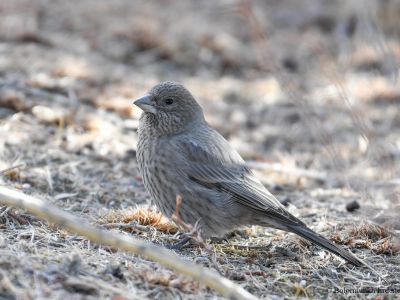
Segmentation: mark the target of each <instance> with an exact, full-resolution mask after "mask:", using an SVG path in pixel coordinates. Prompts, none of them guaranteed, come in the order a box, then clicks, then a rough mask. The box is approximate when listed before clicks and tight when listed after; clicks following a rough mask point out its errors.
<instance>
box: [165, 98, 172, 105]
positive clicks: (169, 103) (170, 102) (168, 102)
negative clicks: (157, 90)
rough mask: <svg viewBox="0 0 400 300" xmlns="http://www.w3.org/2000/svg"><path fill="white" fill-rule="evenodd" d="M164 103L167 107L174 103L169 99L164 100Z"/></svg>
mask: <svg viewBox="0 0 400 300" xmlns="http://www.w3.org/2000/svg"><path fill="white" fill-rule="evenodd" d="M164 103H165V104H167V105H171V104H172V103H174V99H171V98H168V99H165V100H164Z"/></svg>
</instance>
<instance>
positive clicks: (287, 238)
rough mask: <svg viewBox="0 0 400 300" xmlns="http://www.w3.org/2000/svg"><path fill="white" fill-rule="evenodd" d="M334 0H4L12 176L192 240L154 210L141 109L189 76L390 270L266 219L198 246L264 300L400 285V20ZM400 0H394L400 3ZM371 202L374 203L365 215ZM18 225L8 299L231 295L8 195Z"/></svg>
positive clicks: (150, 232) (10, 236) (0, 89)
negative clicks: (24, 207)
mask: <svg viewBox="0 0 400 300" xmlns="http://www.w3.org/2000/svg"><path fill="white" fill-rule="evenodd" d="M325 2H326V1H314V2H313V10H311V11H310V10H309V1H306V0H298V1H290V0H281V1H237V2H235V3H234V4H229V5H227V4H225V3H224V4H222V3H221V2H215V3H214V2H212V3H209V4H203V3H200V2H199V1H194V0H193V1H187V2H185V3H183V2H179V1H170V3H169V5H168V6H163V7H162V8H161V7H160V6H159V4H158V3H156V2H151V1H150V2H142V1H128V0H126V1H125V0H120V1H117V2H114V1H113V2H110V1H95V0H83V1H80V2H79V3H73V4H71V3H70V2H67V1H64V2H60V1H28V0H19V1H12V0H6V1H2V2H0V75H1V76H0V77H1V78H0V170H3V172H1V171H0V185H6V186H12V187H14V188H17V189H20V190H22V191H23V192H25V193H28V194H32V195H38V196H40V197H43V198H46V199H49V201H53V202H54V204H56V205H57V206H59V207H62V208H63V209H65V210H67V211H69V212H71V213H73V214H76V215H79V216H80V217H83V218H85V219H87V220H88V221H89V222H91V223H93V224H100V225H101V226H104V227H106V228H112V229H113V230H117V231H120V232H121V233H123V234H127V235H135V236H137V237H139V238H141V239H145V240H148V241H152V242H155V243H158V244H161V245H166V244H172V243H174V242H176V241H177V234H176V232H177V227H176V226H175V225H173V224H172V223H170V222H169V221H167V220H166V219H165V218H163V217H162V216H161V215H160V214H159V213H157V212H156V211H154V210H153V209H152V208H149V205H148V200H149V196H148V195H147V193H146V191H145V190H144V187H143V183H142V182H141V179H140V176H139V172H138V168H137V163H136V159H135V150H136V142H137V134H136V129H137V124H138V117H139V111H138V110H136V109H135V108H132V106H130V105H131V102H132V100H133V99H134V98H136V97H137V96H140V95H142V94H143V93H144V92H145V91H146V89H147V88H149V87H150V86H152V85H153V84H155V83H156V82H159V81H162V80H171V79H173V80H177V81H181V82H182V83H184V84H185V85H186V86H188V87H189V89H190V90H191V91H192V93H193V94H194V95H195V96H196V97H197V98H198V99H199V101H200V102H201V104H202V106H203V107H204V111H205V113H206V118H207V119H208V120H209V121H210V123H211V124H212V125H213V126H214V127H216V128H217V129H218V130H219V131H220V132H221V133H222V134H223V135H224V136H225V137H226V138H227V139H228V140H229V141H230V143H231V144H232V145H233V146H234V147H235V148H236V149H238V150H239V152H240V153H241V154H242V155H243V156H244V158H245V159H246V160H248V161H252V163H255V164H256V165H258V166H259V168H258V169H257V170H256V171H257V175H258V176H259V177H260V179H261V180H262V182H263V183H264V184H265V185H266V186H267V187H268V188H269V189H270V190H271V192H272V193H273V194H275V195H277V197H278V198H279V199H280V200H282V201H283V202H284V203H286V204H288V203H289V204H290V205H289V206H288V208H289V209H290V210H291V211H292V213H294V214H295V215H297V216H299V217H300V218H301V219H302V220H304V222H306V223H307V224H308V225H309V226H311V227H312V228H313V229H314V230H316V231H317V232H319V233H321V234H323V235H324V236H327V237H331V239H332V240H333V241H335V242H337V243H341V244H343V246H344V247H347V248H349V250H351V251H352V252H354V253H355V254H356V255H357V256H358V257H360V258H361V259H363V260H365V261H366V262H368V263H369V264H370V265H372V266H373V267H374V268H375V269H376V270H377V271H378V272H379V273H380V274H382V275H384V276H385V278H386V280H387V281H388V283H385V282H382V281H381V280H380V279H379V277H378V276H376V274H371V272H370V270H368V269H366V268H360V269H356V268H352V267H350V266H348V265H346V264H344V263H343V261H342V260H340V259H339V258H337V257H335V256H334V255H331V254H329V253H326V252H324V251H321V250H320V249H319V248H317V247H315V246H313V245H310V244H308V243H304V241H303V240H302V239H300V238H297V237H296V236H294V235H290V234H286V233H283V232H280V231H276V230H271V229H266V228H259V227H253V228H250V229H247V230H246V231H244V233H243V232H242V233H240V234H235V235H233V237H232V238H231V239H230V240H229V242H221V243H210V242H209V241H203V243H204V245H201V243H200V244H199V243H197V244H196V243H195V244H192V245H190V246H189V247H187V248H184V249H183V250H182V251H180V252H179V255H180V256H182V257H183V258H185V259H188V260H192V261H195V262H197V263H199V264H202V265H204V266H206V267H209V268H214V269H216V270H218V271H219V272H220V273H221V274H222V275H224V276H226V277H228V278H230V279H232V280H236V281H237V283H239V284H241V285H242V286H243V287H244V288H246V289H247V290H248V291H251V292H252V293H253V294H255V295H257V296H259V297H261V298H262V297H264V298H271V297H278V298H282V297H283V298H286V299H298V298H315V299H321V298H327V299H343V298H345V297H347V296H350V297H351V298H352V299H365V297H366V294H352V295H342V294H338V293H335V292H334V289H335V288H365V287H371V288H378V287H379V288H386V287H391V288H400V281H399V278H400V267H399V266H400V257H399V253H400V251H399V249H400V246H399V245H400V243H399V240H398V236H399V234H400V233H399V228H400V227H399V226H398V223H399V222H398V221H397V219H398V216H399V214H400V213H399V209H400V206H399V202H400V198H399V196H398V195H399V180H398V178H399V174H400V164H399V162H400V150H399V143H398V141H399V140H400V118H399V116H400V108H399V105H397V102H396V101H397V100H398V99H399V97H400V89H399V85H398V83H396V82H394V81H393V76H392V75H393V74H392V69H393V66H395V64H388V61H389V62H390V60H388V57H389V58H390V57H392V58H393V57H394V60H395V61H396V60H397V61H400V43H399V40H398V32H396V31H395V30H394V29H395V28H398V26H397V27H396V26H391V25H390V26H385V22H386V20H385V18H382V19H378V20H372V21H371V20H369V19H368V18H367V17H366V16H368V13H366V11H364V10H363V9H368V7H367V6H365V7H364V6H363V7H362V9H361V8H360V7H359V6H357V5H354V4H353V2H352V1H346V3H342V2H343V1H329V3H325ZM371 2H374V3H375V2H376V3H378V1H371ZM392 2H393V1H380V2H379V3H382V5H387V6H382V7H380V9H383V11H385V10H386V11H396V10H393V9H391V6H390V5H391V3H392ZM394 2H395V1H394ZM5 3H6V4H7V3H8V4H7V5H5ZM373 5H375V4H371V6H373ZM53 16H57V18H54V17H53ZM177 16H179V17H177ZM7 20H8V21H7ZM9 20H13V21H12V22H11V21H9ZM154 20H156V21H154ZM371 22H372V25H374V24H375V25H376V24H379V25H380V26H381V28H386V27H390V28H392V29H391V31H390V35H389V33H387V32H384V33H385V34H387V35H386V36H382V33H380V31H379V28H375V27H374V26H371ZM354 23H355V24H356V26H355V27H354V28H353V29H351V28H352V26H353V25H354ZM352 24H353V25H352ZM10 26H11V28H10ZM393 28H394V29H393ZM350 29H351V30H350ZM397 31H398V30H397ZM24 36H25V38H24ZM27 36H28V37H29V36H30V38H26V37H27ZM44 54H45V55H44ZM35 107H36V108H35ZM34 108H35V109H34ZM21 164H24V165H25V166H24V167H22V166H21V167H19V166H20V165H21ZM17 166H18V167H17ZM8 168H11V169H8ZM354 200H356V201H357V202H358V203H359V204H360V209H358V210H357V211H355V212H352V213H350V212H347V211H346V209H345V207H346V204H347V203H350V202H352V201H354ZM138 205H139V206H138ZM367 208H371V210H368V209H367ZM365 220H367V221H368V222H365ZM369 221H371V222H375V223H374V225H372V223H369ZM0 234H1V235H0V254H1V255H0V293H1V294H0V295H1V296H4V298H6V299H23V300H25V299H63V298H66V299H81V298H85V299H115V300H116V299H119V300H122V299H177V298H184V299H186V298H187V299H190V298H192V299H209V298H217V296H216V294H215V293H214V292H213V291H210V290H208V289H206V288H204V287H202V286H198V285H197V283H195V282H193V281H190V280H186V279H185V278H181V277H179V276H177V275H176V274H174V273H173V272H171V271H170V270H167V269H165V268H163V267H160V266H158V265H157V264H154V263H152V262H149V261H147V260H144V259H143V258H140V257H134V256H130V255H127V254H125V253H122V252H118V251H116V250H115V249H110V248H108V247H103V246H98V245H93V244H92V243H90V242H88V241H87V240H86V239H83V238H81V237H78V236H75V235H72V234H69V233H68V232H65V231H63V230H60V229H59V228H58V227H55V226H52V225H49V224H47V223H46V222H42V221H39V220H37V219H36V218H34V217H32V216H30V215H28V214H26V213H25V212H23V211H19V210H9V209H6V208H2V209H1V211H0ZM74 257H78V258H79V259H75V258H74ZM77 261H80V263H77ZM368 296H370V297H371V298H374V297H379V296H382V294H381V295H378V294H373V295H368ZM384 296H385V297H386V295H384Z"/></svg>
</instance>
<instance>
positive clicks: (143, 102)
mask: <svg viewBox="0 0 400 300" xmlns="http://www.w3.org/2000/svg"><path fill="white" fill-rule="evenodd" d="M133 104H135V105H136V106H138V107H140V108H141V109H142V110H143V111H144V112H149V113H152V114H155V113H156V112H157V110H156V109H155V108H154V106H153V105H152V104H153V103H152V101H151V97H150V96H149V95H145V96H143V97H141V98H139V99H136V100H135V101H134V102H133Z"/></svg>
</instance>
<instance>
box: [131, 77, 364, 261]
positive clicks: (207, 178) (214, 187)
mask: <svg viewBox="0 0 400 300" xmlns="http://www.w3.org/2000/svg"><path fill="white" fill-rule="evenodd" d="M134 104H135V105H136V106H138V107H139V108H140V109H141V110H142V111H143V112H142V114H141V116H140V119H139V126H138V143H137V151H136V155H137V161H138V167H139V173H140V175H141V176H142V179H143V184H144V187H145V188H146V190H147V191H148V193H149V194H150V196H151V198H152V199H153V201H154V204H155V205H156V206H157V208H158V209H159V210H160V211H161V212H162V213H163V214H164V215H165V216H166V217H168V218H171V216H172V215H173V214H174V213H175V212H176V209H177V207H176V206H177V201H176V199H177V197H178V196H179V197H180V199H181V201H180V205H179V215H180V217H181V219H182V221H183V222H185V223H187V224H192V225H194V224H197V226H198V227H199V228H200V230H201V234H202V236H203V237H204V238H218V237H219V238H221V237H223V236H224V235H225V234H227V233H229V232H231V231H233V230H234V229H237V228H239V227H242V226H251V225H259V226H263V227H272V228H275V229H280V230H284V231H287V232H291V233H295V234H297V235H299V236H300V237H302V238H304V239H306V240H308V241H310V242H312V243H314V244H316V245H317V246H319V247H322V248H324V249H326V250H328V251H330V252H332V253H334V254H336V255H338V256H340V257H341V258H343V259H344V260H346V261H347V262H349V263H351V264H353V265H354V266H358V267H360V266H362V265H363V262H362V261H361V260H360V259H358V258H357V257H356V256H355V255H354V254H352V253H351V252H349V251H346V250H345V249H343V248H341V247H340V246H337V245H335V244H334V243H333V242H331V241H330V240H328V239H327V238H325V237H324V236H322V235H320V234H318V233H316V232H315V231H313V230H312V229H310V228H309V227H307V225H306V224H305V223H303V222H302V221H301V220H300V219H298V218H297V217H295V216H294V215H292V214H291V213H290V212H289V211H287V210H286V208H285V207H284V206H283V205H282V204H281V203H280V202H279V200H277V199H276V198H275V197H274V196H273V195H272V194H271V193H270V192H269V191H268V190H267V188H266V187H264V185H263V184H262V183H261V181H260V180H259V179H258V178H257V177H256V176H255V175H254V174H253V172H252V170H251V169H250V168H249V167H248V166H246V163H245V161H244V160H243V158H242V157H241V156H240V154H239V153H238V152H237V151H236V150H235V149H234V148H233V147H232V146H231V145H230V144H229V142H228V141H227V140H226V139H225V138H224V137H223V136H222V135H221V134H220V133H218V132H217V130H215V129H214V128H212V127H211V126H210V125H209V124H208V123H207V121H206V120H205V117H204V113H203V110H202V108H201V106H200V105H199V104H198V102H197V101H196V100H195V98H194V97H193V95H192V94H191V93H190V92H189V90H187V89H186V88H185V87H184V86H183V85H182V84H180V83H176V82H170V81H168V82H162V83H159V84H157V85H155V86H154V87H152V88H151V89H150V90H149V91H148V93H147V94H146V95H144V96H143V97H141V98H139V99H137V100H136V101H134Z"/></svg>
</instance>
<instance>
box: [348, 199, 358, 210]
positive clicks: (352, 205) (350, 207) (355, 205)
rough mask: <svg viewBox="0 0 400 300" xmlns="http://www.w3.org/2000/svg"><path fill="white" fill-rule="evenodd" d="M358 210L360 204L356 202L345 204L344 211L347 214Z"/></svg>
mask: <svg viewBox="0 0 400 300" xmlns="http://www.w3.org/2000/svg"><path fill="white" fill-rule="evenodd" d="M359 208H360V204H359V203H358V202H357V201H356V200H353V201H351V202H349V203H347V204H346V209H347V211H348V212H353V211H355V210H357V209H359Z"/></svg>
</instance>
